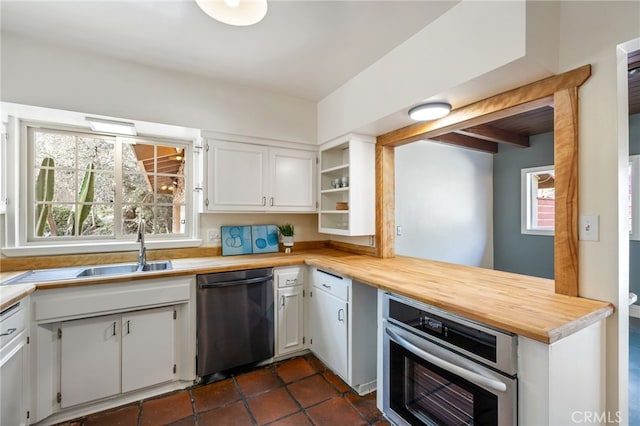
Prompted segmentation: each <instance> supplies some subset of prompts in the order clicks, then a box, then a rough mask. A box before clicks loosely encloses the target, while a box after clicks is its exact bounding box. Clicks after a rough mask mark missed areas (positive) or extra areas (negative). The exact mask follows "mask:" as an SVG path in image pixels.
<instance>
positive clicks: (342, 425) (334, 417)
mask: <svg viewBox="0 0 640 426" xmlns="http://www.w3.org/2000/svg"><path fill="white" fill-rule="evenodd" d="M307 415H308V416H309V417H310V418H311V421H312V422H313V424H314V425H316V426H356V425H366V424H367V422H366V421H365V420H364V419H363V418H362V417H361V416H360V414H358V412H357V411H356V409H355V408H353V407H352V406H351V404H349V403H348V402H347V401H346V400H345V399H344V398H342V397H336V398H333V399H330V400H328V401H326V402H323V403H322V404H318V405H316V406H314V407H311V408H309V409H308V410H307Z"/></svg>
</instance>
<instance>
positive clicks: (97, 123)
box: [85, 117, 138, 136]
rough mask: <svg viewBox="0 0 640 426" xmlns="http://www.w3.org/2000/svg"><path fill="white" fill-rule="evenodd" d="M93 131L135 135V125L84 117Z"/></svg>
mask: <svg viewBox="0 0 640 426" xmlns="http://www.w3.org/2000/svg"><path fill="white" fill-rule="evenodd" d="M85 120H87V121H88V122H89V126H91V130H93V131H94V132H105V133H117V134H119V135H129V136H136V135H137V134H138V133H137V132H136V126H135V125H134V124H133V123H127V122H126V121H115V120H106V119H104V118H96V117H85Z"/></svg>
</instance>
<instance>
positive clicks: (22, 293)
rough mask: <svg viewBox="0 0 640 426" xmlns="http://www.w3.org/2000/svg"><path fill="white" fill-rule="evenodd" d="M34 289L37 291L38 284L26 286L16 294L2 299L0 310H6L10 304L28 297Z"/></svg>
mask: <svg viewBox="0 0 640 426" xmlns="http://www.w3.org/2000/svg"><path fill="white" fill-rule="evenodd" d="M34 291H36V286H35V285H31V286H29V287H27V288H25V289H24V290H21V291H19V292H16V294H14V295H12V296H11V297H8V298H7V299H6V300H0V302H1V303H0V311H4V310H5V309H7V308H8V307H9V306H11V305H13V304H14V303H16V302H19V301H20V300H22V299H24V298H25V297H27V296H28V295H30V294H31V293H33V292H34Z"/></svg>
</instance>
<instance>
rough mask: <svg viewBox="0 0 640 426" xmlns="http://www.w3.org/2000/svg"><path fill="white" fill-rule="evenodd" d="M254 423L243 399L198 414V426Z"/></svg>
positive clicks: (238, 425)
mask: <svg viewBox="0 0 640 426" xmlns="http://www.w3.org/2000/svg"><path fill="white" fill-rule="evenodd" d="M252 424H253V422H252V420H251V417H250V416H249V413H248V412H247V408H246V407H245V406H244V402H242V401H238V402H234V403H233V404H229V405H227V406H225V407H221V408H215V409H213V410H210V411H207V412H204V413H200V414H198V426H245V425H246V426H251V425H252Z"/></svg>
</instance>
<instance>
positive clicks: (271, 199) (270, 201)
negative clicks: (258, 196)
mask: <svg viewBox="0 0 640 426" xmlns="http://www.w3.org/2000/svg"><path fill="white" fill-rule="evenodd" d="M269 205H270V206H271V207H273V197H271V198H270V200H269Z"/></svg>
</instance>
